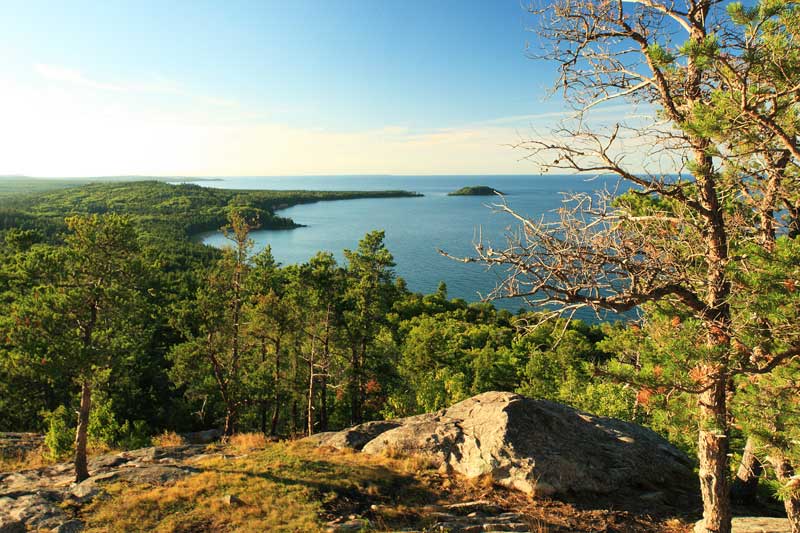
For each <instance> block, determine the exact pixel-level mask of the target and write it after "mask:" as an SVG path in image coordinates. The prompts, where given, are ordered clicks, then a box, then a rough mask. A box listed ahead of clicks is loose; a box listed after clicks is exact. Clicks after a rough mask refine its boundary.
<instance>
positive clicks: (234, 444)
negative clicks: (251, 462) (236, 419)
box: [228, 433, 267, 453]
mask: <svg viewBox="0 0 800 533" xmlns="http://www.w3.org/2000/svg"><path fill="white" fill-rule="evenodd" d="M228 446H229V447H230V448H232V449H233V450H235V451H237V452H239V453H250V452H253V451H256V450H263V449H264V448H265V447H266V446H267V437H265V436H264V434H263V433H237V434H236V435H233V436H232V437H230V438H229V439H228Z"/></svg>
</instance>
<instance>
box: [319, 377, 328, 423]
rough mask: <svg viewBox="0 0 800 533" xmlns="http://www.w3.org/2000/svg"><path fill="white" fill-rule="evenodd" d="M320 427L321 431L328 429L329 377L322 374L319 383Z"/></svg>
mask: <svg viewBox="0 0 800 533" xmlns="http://www.w3.org/2000/svg"><path fill="white" fill-rule="evenodd" d="M319 388H320V398H319V428H320V431H328V378H327V377H325V375H324V374H323V375H322V380H321V381H320V384H319Z"/></svg>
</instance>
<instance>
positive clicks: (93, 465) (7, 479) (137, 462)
mask: <svg viewBox="0 0 800 533" xmlns="http://www.w3.org/2000/svg"><path fill="white" fill-rule="evenodd" d="M205 450H206V447H205V446H196V445H195V446H192V445H187V446H174V447H152V448H142V449H139V450H133V451H128V452H122V453H118V454H109V455H102V456H99V457H93V458H91V459H89V472H90V473H91V474H92V476H91V477H90V478H89V479H87V480H85V481H83V482H81V483H77V484H76V483H73V480H74V476H75V474H74V466H73V464H72V463H59V464H56V465H52V466H48V467H44V468H37V469H31V470H23V471H20V472H6V473H0V533H11V532H14V531H26V530H52V531H61V532H62V533H63V532H73V531H80V529H81V528H82V524H81V523H80V521H78V520H74V519H72V517H70V516H68V515H67V513H66V512H65V509H67V508H69V507H70V506H81V505H85V504H87V503H89V502H91V501H92V500H94V499H95V498H98V497H102V496H103V495H104V493H105V490H104V488H103V486H104V484H105V483H108V482H111V481H126V482H128V483H131V484H150V485H163V484H166V483H169V482H171V481H174V480H176V479H179V478H181V477H184V476H186V475H189V474H191V473H193V472H196V471H197V470H196V469H195V468H193V467H192V466H191V465H190V464H187V463H192V462H193V461H195V460H197V459H199V458H200V457H201V456H204V454H205Z"/></svg>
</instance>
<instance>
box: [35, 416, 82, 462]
mask: <svg viewBox="0 0 800 533" xmlns="http://www.w3.org/2000/svg"><path fill="white" fill-rule="evenodd" d="M42 416H43V417H44V419H45V421H46V422H47V434H46V435H45V437H44V444H45V446H46V448H47V453H46V455H47V457H48V458H49V459H53V460H59V459H63V458H64V457H66V456H67V455H69V454H70V453H71V452H72V446H73V443H74V440H75V429H74V428H73V427H72V425H71V422H72V417H71V416H70V414H69V412H68V411H67V408H66V407H64V406H63V405H62V406H59V407H58V408H56V409H55V410H53V411H50V412H45V413H42Z"/></svg>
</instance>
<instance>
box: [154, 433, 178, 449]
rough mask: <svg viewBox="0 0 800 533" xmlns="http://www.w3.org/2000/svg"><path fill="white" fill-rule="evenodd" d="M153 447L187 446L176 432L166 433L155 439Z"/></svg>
mask: <svg viewBox="0 0 800 533" xmlns="http://www.w3.org/2000/svg"><path fill="white" fill-rule="evenodd" d="M152 440H153V446H162V447H167V446H181V445H183V444H186V440H185V439H184V438H183V437H181V436H180V435H178V434H177V433H175V432H174V431H165V432H164V433H162V434H161V435H156V436H155V437H153V439H152Z"/></svg>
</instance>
